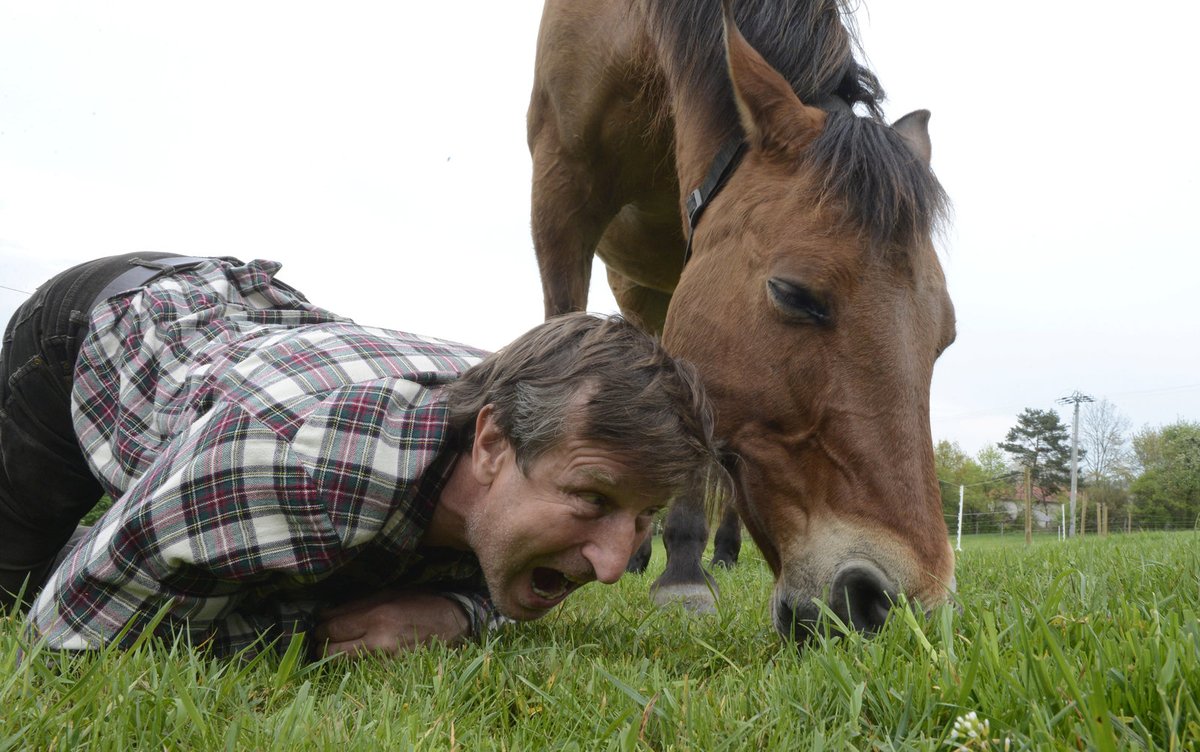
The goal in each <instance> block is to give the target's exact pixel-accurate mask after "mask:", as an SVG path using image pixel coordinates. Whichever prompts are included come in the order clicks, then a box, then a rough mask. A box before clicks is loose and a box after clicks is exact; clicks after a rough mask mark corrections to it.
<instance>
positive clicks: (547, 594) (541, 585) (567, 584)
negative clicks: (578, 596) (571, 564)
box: [530, 567, 583, 603]
mask: <svg viewBox="0 0 1200 752" xmlns="http://www.w3.org/2000/svg"><path fill="white" fill-rule="evenodd" d="M530 584H531V585H532V587H533V594H534V595H536V596H537V597H539V598H541V599H543V600H545V601H548V602H550V603H557V602H558V601H561V600H562V599H563V598H566V597H567V596H568V595H570V594H571V591H572V590H574V589H575V588H577V587H579V586H580V585H581V584H583V583H580V582H575V581H574V580H572V579H570V578H568V577H567V576H566V575H565V574H563V573H562V572H560V571H558V570H557V569H550V568H549V567H537V568H536V569H534V570H533V576H532V577H531V583H530Z"/></svg>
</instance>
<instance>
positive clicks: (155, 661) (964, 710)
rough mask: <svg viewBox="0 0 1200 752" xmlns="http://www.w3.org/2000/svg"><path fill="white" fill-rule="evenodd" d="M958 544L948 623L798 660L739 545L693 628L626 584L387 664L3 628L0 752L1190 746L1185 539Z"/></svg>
mask: <svg viewBox="0 0 1200 752" xmlns="http://www.w3.org/2000/svg"><path fill="white" fill-rule="evenodd" d="M963 547H964V549H965V550H964V551H963V552H962V553H961V554H960V559H959V562H960V563H959V570H958V581H959V588H960V594H959V600H960V604H961V611H959V610H956V609H954V608H943V609H941V610H938V611H936V612H935V613H933V614H931V615H929V616H925V615H921V614H914V613H913V611H912V610H911V609H902V610H900V611H898V612H897V613H896V614H895V615H894V617H893V618H892V619H891V620H890V621H889V624H888V626H887V627H886V628H885V630H884V631H883V632H882V633H881V634H880V635H878V636H876V637H875V638H872V639H864V638H862V637H860V636H857V635H851V636H842V637H838V636H836V635H835V634H833V633H832V632H831V634H829V635H826V636H819V637H818V638H817V639H816V640H814V641H812V642H810V643H809V644H808V646H807V647H806V648H805V649H803V650H799V651H798V650H797V649H796V648H795V647H794V646H793V645H789V644H786V643H784V642H783V641H781V640H780V639H779V638H778V637H777V636H776V635H775V634H774V632H773V631H772V630H771V628H770V626H769V624H768V620H767V615H766V604H767V597H768V594H769V592H770V577H769V574H768V572H767V570H766V567H765V566H764V565H763V563H762V561H761V559H759V558H757V555H756V552H755V551H754V550H753V548H752V547H748V549H749V550H748V551H746V552H745V553H744V556H743V563H742V565H741V566H739V567H738V568H737V569H736V570H733V571H729V572H721V573H719V575H718V579H719V583H720V586H721V588H722V592H723V599H722V602H721V609H720V612H719V614H717V615H715V616H710V617H701V618H696V617H689V616H687V615H685V614H683V613H681V612H680V611H679V610H677V609H673V610H668V611H665V612H657V611H655V610H653V609H651V608H650V607H649V606H648V601H647V598H646V588H647V586H648V584H649V582H650V576H646V577H637V576H628V577H626V578H624V579H623V580H622V582H621V583H620V584H619V585H618V586H616V587H612V588H601V587H598V586H592V587H589V588H587V589H585V590H584V591H583V592H581V593H580V594H578V595H576V596H573V599H572V601H570V602H568V603H567V604H565V606H564V607H563V608H562V609H561V610H560V611H559V612H557V613H556V614H554V615H552V616H551V617H548V618H547V619H545V620H543V621H542V622H538V623H534V624H526V625H521V626H517V627H514V628H511V629H509V630H507V631H505V632H503V633H501V634H499V635H497V636H494V637H492V638H490V639H489V640H487V641H485V642H482V643H478V644H471V645H467V646H464V647H460V648H456V649H447V648H444V647H440V646H439V647H435V648H432V649H428V650H424V651H420V652H417V653H414V654H411V655H408V656H406V657H404V658H402V659H397V660H367V661H361V662H347V661H334V662H327V663H322V664H305V663H303V662H302V661H300V660H298V650H297V649H298V647H299V645H298V644H296V645H293V646H292V649H291V650H290V651H289V653H288V654H286V655H284V656H283V657H282V658H280V657H276V656H270V657H266V658H258V659H254V660H251V661H214V660H210V659H206V658H202V657H200V656H199V655H198V654H197V653H195V652H193V651H191V650H189V649H187V648H185V647H183V646H180V645H173V646H172V645H165V644H155V643H148V644H142V645H139V646H138V647H136V648H135V649H133V650H131V651H128V652H125V653H118V652H109V653H105V654H99V655H94V656H85V657H72V658H62V657H56V656H54V655H50V654H47V653H45V652H42V651H39V650H37V649H36V648H34V649H33V650H32V651H31V652H29V653H28V654H27V655H26V656H25V657H24V659H20V658H19V648H20V646H21V642H20V630H19V625H18V624H17V623H16V622H15V620H13V619H12V618H7V619H3V620H0V667H2V668H0V750H9V749H98V750H104V749H113V750H117V749H131V748H160V749H161V748H169V749H197V750H213V749H222V748H224V749H238V750H243V749H255V750H257V749H287V750H291V749H336V750H339V752H340V751H342V750H358V749H362V750H377V749H410V748H416V749H430V750H449V749H459V750H480V749H501V750H537V749H556V750H558V749H562V750H572V749H579V750H584V749H601V750H607V749H617V750H638V749H654V750H659V749H688V750H724V749H728V750H744V749H768V750H800V749H804V750H807V749H814V750H815V749H831V750H842V749H930V750H934V749H958V748H966V749H994V750H1004V749H1039V750H1041V749H1099V750H1106V749H1129V748H1132V749H1163V750H1181V749H1200V707H1198V705H1200V621H1198V618H1197V617H1198V615H1200V535H1198V534H1197V533H1174V534H1164V533H1155V534H1135V535H1129V536H1118V535H1114V536H1112V537H1109V538H1104V539H1101V538H1094V537H1089V538H1086V539H1084V540H1083V541H1072V542H1069V543H1059V542H1057V541H1052V540H1044V541H1039V542H1035V543H1034V545H1033V546H1031V547H1029V548H1026V547H1025V546H1024V545H1023V542H1022V538H1021V536H1015V535H1009V536H1005V537H1003V538H1000V537H991V538H971V537H967V538H964V541H963ZM661 556H662V553H661V551H659V552H656V561H655V562H654V564H653V565H652V569H654V570H655V571H656V568H660V567H661ZM972 734H973V735H972Z"/></svg>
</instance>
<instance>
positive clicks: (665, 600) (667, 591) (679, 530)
mask: <svg viewBox="0 0 1200 752" xmlns="http://www.w3.org/2000/svg"><path fill="white" fill-rule="evenodd" d="M606 240H607V238H606ZM608 284H609V287H611V288H612V291H613V297H614V298H616V301H617V305H619V306H620V307H621V313H622V314H623V315H624V316H625V317H626V318H627V319H630V320H631V321H633V322H634V323H636V324H637V325H638V326H640V327H642V329H644V330H646V331H649V332H654V333H656V334H657V333H660V332H662V325H663V321H664V320H665V319H666V316H667V304H668V303H670V301H671V296H670V295H669V294H667V293H665V292H662V291H660V290H654V289H651V288H648V287H643V286H641V285H638V284H637V283H635V282H632V281H631V280H629V279H628V278H627V277H625V276H623V275H622V274H620V273H619V272H616V271H614V270H613V269H612V268H611V267H610V268H609V270H608ZM663 544H664V546H665V547H666V549H667V565H666V568H665V569H664V570H663V573H662V575H661V576H659V578H658V579H657V580H655V581H654V584H653V585H651V586H650V597H651V599H652V600H653V601H654V603H655V604H656V605H658V606H665V605H667V604H669V603H681V604H682V605H683V606H684V607H686V608H687V609H689V610H691V611H697V612H701V613H711V612H713V611H715V610H716V596H717V583H716V581H715V580H713V577H712V575H710V574H709V573H708V572H706V571H704V567H703V566H701V563H700V562H701V559H702V558H703V556H704V547H705V546H706V545H707V544H708V517H707V515H706V514H705V511H704V500H703V499H697V498H691V497H686V498H680V499H676V500H675V501H674V502H672V504H671V510H670V512H668V513H667V520H666V524H665V525H664V527H663ZM641 554H642V551H641V550H640V549H639V550H638V551H637V552H635V553H634V555H633V556H632V557H630V559H629V565H628V566H627V567H626V570H627V571H638V572H640V571H644V570H645V568H646V565H647V564H648V563H649V554H650V551H649V548H647V549H646V552H645V554H646V558H645V561H642V560H641V558H640V555H641ZM639 566H640V568H639V569H635V568H634V567H639Z"/></svg>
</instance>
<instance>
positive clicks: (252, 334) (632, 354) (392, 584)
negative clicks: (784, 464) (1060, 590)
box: [0, 254, 727, 654]
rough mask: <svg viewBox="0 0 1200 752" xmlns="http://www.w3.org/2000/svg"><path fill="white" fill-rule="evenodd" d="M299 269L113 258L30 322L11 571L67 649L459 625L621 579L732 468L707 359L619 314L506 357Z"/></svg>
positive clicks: (531, 337)
mask: <svg viewBox="0 0 1200 752" xmlns="http://www.w3.org/2000/svg"><path fill="white" fill-rule="evenodd" d="M278 268H279V265H278V264H275V263H273V262H266V261H255V262H251V263H249V264H242V263H241V262H239V261H237V260H236V259H197V258H183V257H176V256H170V255H167V254H143V255H140V256H137V257H135V256H133V255H129V256H121V257H113V258H108V259H100V260H98V261H94V262H90V263H88V264H83V265H81V266H78V267H75V268H73V269H70V270H68V271H66V272H63V273H62V274H60V275H58V276H57V277H55V278H54V279H52V280H51V281H50V282H48V283H47V284H46V285H43V286H42V287H41V288H39V290H38V291H37V293H36V294H35V295H34V296H33V297H32V298H30V300H28V301H27V302H26V303H25V304H24V305H23V306H21V308H20V309H19V310H18V311H17V313H16V315H14V317H13V320H12V322H11V323H10V324H9V327H8V329H7V331H6V334H5V340H4V349H3V352H2V353H0V456H2V458H3V464H2V467H0V592H3V593H5V595H4V596H3V597H4V598H5V600H4V603H5V604H6V605H9V606H12V605H14V604H15V603H16V602H17V597H18V595H20V594H22V593H23V595H24V599H25V600H26V601H29V600H30V599H33V600H32V605H31V607H30V610H29V615H28V620H29V624H30V626H31V627H32V629H33V631H34V632H35V633H36V634H37V635H39V636H41V637H42V638H44V639H45V640H46V642H47V644H48V645H49V646H50V647H52V648H60V649H74V650H82V649H91V648H96V647H100V646H102V645H105V644H109V643H111V642H114V641H119V642H121V643H122V644H128V643H130V642H132V641H133V640H134V639H135V638H136V637H137V636H138V635H139V634H140V633H142V632H144V631H146V630H148V629H155V630H156V631H157V632H158V633H162V634H170V633H172V632H175V631H179V630H183V631H186V632H187V634H188V635H189V637H190V638H191V639H192V641H193V642H194V643H196V644H205V645H208V646H209V647H211V649H212V650H213V651H214V652H216V653H218V654H229V653H232V652H236V651H239V650H243V649H247V648H249V649H252V650H253V649H256V646H258V645H261V644H262V643H260V642H258V640H260V639H266V640H271V639H277V638H283V639H278V641H277V642H276V643H275V644H276V645H278V644H280V643H286V642H287V638H288V637H289V636H290V635H293V634H297V633H305V634H308V635H309V636H310V637H311V638H312V639H313V641H314V644H315V646H316V652H317V653H321V652H325V653H339V652H357V651H361V650H385V651H395V650H398V649H402V648H405V647H409V646H411V645H414V644H419V643H422V642H426V641H429V640H433V639H441V640H446V641H451V642H453V641H456V640H459V639H461V638H464V637H466V636H469V635H473V634H479V633H480V632H481V631H483V630H484V629H486V628H487V627H488V626H489V624H492V623H494V622H496V621H497V620H499V619H501V618H503V617H507V618H511V619H518V620H527V619H536V618H538V617H540V616H542V615H544V614H545V613H547V612H548V611H549V610H550V609H552V608H553V607H554V606H556V605H557V604H558V603H560V602H561V601H562V600H563V599H564V598H566V597H567V595H569V594H570V593H571V592H573V591H574V590H575V589H576V588H578V587H579V586H580V585H582V584H585V583H587V582H589V581H591V580H599V581H601V582H605V583H612V582H615V581H616V580H617V579H618V578H619V577H620V575H621V573H622V571H623V570H624V566H625V562H626V560H627V559H628V558H629V555H630V554H631V552H632V551H633V550H634V549H635V548H636V547H637V546H638V544H639V543H640V542H641V541H642V540H643V539H644V537H645V536H646V535H647V534H648V532H649V527H650V522H651V519H652V517H653V516H654V514H655V513H656V511H657V510H658V509H660V508H661V507H662V506H663V505H664V504H666V503H667V502H668V501H669V500H670V499H671V498H673V497H675V496H677V495H679V494H683V493H704V492H705V491H706V489H707V487H708V486H712V485H713V481H714V479H715V480H716V485H717V487H718V490H721V489H722V488H724V487H725V484H726V482H727V481H726V480H725V478H726V476H724V475H723V472H722V471H721V469H720V466H719V464H718V463H717V455H716V450H715V448H714V440H713V437H712V423H713V419H712V413H711V409H710V407H709V406H708V404H707V402H706V400H705V398H704V395H703V392H702V390H701V388H700V386H699V384H698V382H697V379H696V376H695V373H694V371H693V370H692V369H691V368H690V367H688V366H687V365H686V364H682V363H679V362H677V361H675V360H673V359H672V358H670V357H669V356H668V355H667V354H666V353H665V352H664V351H663V350H662V349H661V347H660V346H659V345H658V344H657V343H656V342H655V341H654V340H652V339H650V338H648V337H646V336H645V335H643V334H641V333H639V332H638V331H637V330H636V329H634V328H633V327H632V326H630V325H629V324H627V323H625V322H623V321H621V320H619V319H599V318H594V317H590V316H586V315H584V314H576V315H571V316H566V317H561V318H559V319H555V320H552V321H550V322H547V323H545V324H543V325H541V326H539V327H537V328H535V329H534V330H532V331H531V332H529V333H528V334H526V335H524V336H522V337H521V338H519V339H517V340H516V341H515V342H513V343H512V344H511V345H509V346H508V347H506V348H504V349H503V350H501V351H500V352H499V353H496V354H494V355H490V356H489V355H485V353H483V352H481V351H478V350H475V349H473V348H469V347H464V346H462V345H457V344H453V343H450V342H445V341H442V340H436V339H430V338H426V337H419V336H416V335H411V334H405V333H401V332H394V331H385V330H381V329H372V328H367V327H361V326H357V325H355V324H353V323H352V322H350V321H349V320H347V319H344V318H341V317H339V316H336V315H334V314H332V313H329V312H328V311H325V310H322V309H320V308H317V307H315V306H313V305H311V304H310V303H308V301H307V300H306V299H305V298H304V297H303V296H302V295H300V294H299V293H298V292H296V291H295V290H293V289H292V288H290V287H288V286H287V285H285V284H283V283H281V282H279V281H277V280H275V279H274V275H275V273H276V271H278ZM102 492H107V493H108V494H109V495H110V496H111V497H112V498H113V499H115V500H116V501H115V503H114V505H113V507H112V508H111V509H110V510H109V511H107V512H106V513H105V514H104V516H103V517H101V519H100V520H99V521H98V522H97V523H96V524H95V525H94V526H93V527H91V528H90V529H86V528H81V529H78V530H77V529H76V524H77V523H78V521H79V520H80V519H81V518H82V516H83V515H84V514H86V512H87V511H88V510H89V509H90V508H91V507H92V506H94V504H95V502H96V501H97V500H98V499H99V497H100V496H101V494H102ZM34 596H36V597H34ZM156 616H159V617H163V620H162V622H161V623H160V624H157V626H156V622H155V619H156Z"/></svg>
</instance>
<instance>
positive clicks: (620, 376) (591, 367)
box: [445, 313, 731, 503]
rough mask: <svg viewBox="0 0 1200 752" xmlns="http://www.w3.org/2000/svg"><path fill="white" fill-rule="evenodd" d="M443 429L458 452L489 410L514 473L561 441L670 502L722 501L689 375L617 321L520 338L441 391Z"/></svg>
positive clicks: (573, 318)
mask: <svg viewBox="0 0 1200 752" xmlns="http://www.w3.org/2000/svg"><path fill="white" fill-rule="evenodd" d="M445 393H446V400H447V405H448V408H449V413H450V426H451V429H452V430H454V431H455V432H456V433H457V434H458V436H459V437H460V441H461V442H462V446H463V447H464V448H466V447H468V446H470V444H471V442H472V441H473V439H474V432H475V421H476V418H477V417H478V415H479V411H480V410H482V409H483V408H484V407H485V406H486V405H492V406H493V410H494V416H495V420H496V423H497V425H498V426H499V427H500V428H501V430H503V431H504V433H505V435H506V436H507V437H508V439H509V441H510V442H511V443H512V446H513V450H514V452H515V454H516V459H517V463H518V466H519V467H520V469H521V471H522V472H526V473H527V472H528V471H529V467H530V466H531V465H532V463H533V462H534V461H535V460H536V459H537V458H539V457H541V456H542V455H543V454H545V453H546V452H547V451H548V450H550V449H552V448H554V447H555V446H556V445H558V443H559V442H561V441H563V440H564V439H566V438H575V439H581V440H584V441H588V442H595V443H597V444H600V445H602V446H603V447H605V448H607V449H610V450H611V451H614V452H617V453H619V454H621V455H622V457H623V459H624V461H626V462H627V463H628V464H629V465H630V467H631V468H632V469H633V470H634V472H636V473H637V474H638V476H639V477H640V478H641V479H642V480H644V481H645V482H647V483H649V484H651V485H652V486H655V487H658V488H662V489H664V490H667V491H668V492H669V493H670V495H671V497H672V498H674V497H676V496H678V495H681V494H685V493H691V494H701V495H702V496H703V497H704V498H706V499H707V500H708V501H709V503H712V502H714V501H717V502H719V501H723V500H724V499H725V498H728V496H729V494H730V489H731V483H730V480H729V475H728V473H727V472H726V471H725V469H724V468H723V467H722V466H721V463H720V451H719V447H718V444H717V442H716V440H715V438H714V436H713V425H714V422H715V420H714V417H713V409H712V406H711V404H710V403H709V402H708V399H707V397H706V396H705V394H704V388H703V387H702V386H701V384H700V379H699V376H698V375H697V374H696V370H695V368H694V367H693V366H692V365H691V364H690V363H687V362H686V361H682V360H678V359H675V358H672V357H671V356H670V355H669V354H667V352H666V351H665V350H664V349H663V347H662V345H661V343H659V341H658V340H657V339H655V338H653V337H651V336H649V335H647V334H645V333H644V332H642V331H641V330H639V329H637V328H636V327H635V326H633V325H632V324H630V323H629V322H627V321H625V320H624V319H622V318H620V317H617V316H614V317H597V316H592V315H589V314H585V313H568V314H565V315H562V316H558V317H555V318H552V319H550V320H549V321H547V322H545V323H543V324H541V325H539V326H537V327H535V328H534V329H532V330H530V331H529V332H527V333H526V334H524V335H522V336H521V337H518V338H517V339H516V340H514V341H513V342H512V343H511V344H509V345H508V346H507V347H505V348H504V349H502V350H500V351H499V352H496V353H494V354H492V355H490V356H488V357H487V358H485V359H484V360H483V362H481V363H479V364H478V365H476V366H474V367H473V368H471V369H469V370H468V371H467V372H466V373H464V374H463V375H462V376H461V377H460V378H459V379H458V380H457V381H454V382H452V383H450V384H448V385H447V386H446V388H445Z"/></svg>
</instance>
